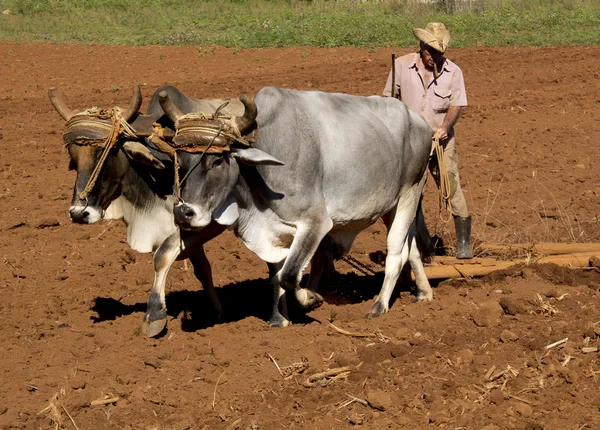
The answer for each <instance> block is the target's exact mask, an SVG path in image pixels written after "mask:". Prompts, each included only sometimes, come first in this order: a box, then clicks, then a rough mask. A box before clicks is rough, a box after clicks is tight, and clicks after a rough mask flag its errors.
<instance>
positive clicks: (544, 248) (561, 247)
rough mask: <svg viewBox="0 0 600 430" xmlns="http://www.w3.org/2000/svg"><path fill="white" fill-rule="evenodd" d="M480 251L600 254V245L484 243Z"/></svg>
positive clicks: (479, 248)
mask: <svg viewBox="0 0 600 430" xmlns="http://www.w3.org/2000/svg"><path fill="white" fill-rule="evenodd" d="M478 250H480V251H489V252H494V253H504V254H505V253H510V252H516V251H525V252H526V251H531V252H534V253H536V254H547V255H557V254H573V253H576V252H590V253H593V252H600V243H537V244H531V243H529V244H528V243H515V244H510V245H506V244H501V243H482V244H481V245H480V246H479V247H478Z"/></svg>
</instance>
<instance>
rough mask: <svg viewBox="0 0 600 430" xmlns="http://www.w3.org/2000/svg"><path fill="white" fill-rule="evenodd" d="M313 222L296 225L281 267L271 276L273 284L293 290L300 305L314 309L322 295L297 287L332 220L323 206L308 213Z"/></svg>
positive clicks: (319, 302)
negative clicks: (294, 233)
mask: <svg viewBox="0 0 600 430" xmlns="http://www.w3.org/2000/svg"><path fill="white" fill-rule="evenodd" d="M310 215H311V220H313V223H310V224H309V223H303V224H300V225H298V228H297V230H296V235H295V237H294V241H293V242H292V246H291V247H290V252H289V254H288V256H287V258H286V259H285V262H284V264H283V267H282V268H281V270H280V271H279V272H278V273H277V275H275V277H274V278H273V285H275V286H279V287H281V288H283V289H284V290H286V291H287V292H291V291H294V292H295V296H296V299H297V300H298V303H299V304H300V306H302V307H303V308H305V309H314V308H316V307H319V306H320V305H321V304H322V303H323V297H321V296H320V295H319V294H317V293H316V292H314V291H312V290H309V289H307V288H299V284H300V277H301V276H302V271H303V270H304V268H305V267H306V265H307V264H308V262H309V261H310V259H311V258H312V257H313V255H314V254H315V252H316V251H317V248H318V247H319V244H320V243H321V240H322V239H323V238H324V237H325V235H326V234H327V233H328V232H329V230H331V227H333V221H332V220H331V218H329V216H328V215H327V212H326V210H325V208H323V209H322V210H316V211H315V212H314V213H312V214H310Z"/></svg>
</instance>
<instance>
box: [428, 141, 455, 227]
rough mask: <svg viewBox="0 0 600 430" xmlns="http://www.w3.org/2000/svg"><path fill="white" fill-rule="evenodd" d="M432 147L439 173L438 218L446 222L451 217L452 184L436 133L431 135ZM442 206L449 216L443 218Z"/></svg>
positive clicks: (442, 148)
mask: <svg viewBox="0 0 600 430" xmlns="http://www.w3.org/2000/svg"><path fill="white" fill-rule="evenodd" d="M433 147H434V148H435V154H436V157H437V163H438V173H439V175H440V177H439V181H440V186H439V194H440V207H439V214H438V216H439V218H440V220H442V221H443V222H448V221H450V219H452V215H453V212H452V205H451V204H450V198H451V197H452V185H451V183H450V175H449V174H448V168H447V167H446V160H444V147H443V146H442V145H441V144H440V137H439V135H438V133H436V134H434V135H433ZM442 207H445V208H446V210H447V211H448V212H449V214H450V216H449V217H448V218H444V217H443V215H442Z"/></svg>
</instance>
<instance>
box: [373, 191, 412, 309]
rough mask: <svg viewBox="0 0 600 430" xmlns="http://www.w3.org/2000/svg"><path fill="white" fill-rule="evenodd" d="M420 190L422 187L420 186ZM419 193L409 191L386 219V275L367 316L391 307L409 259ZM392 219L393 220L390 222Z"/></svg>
mask: <svg viewBox="0 0 600 430" xmlns="http://www.w3.org/2000/svg"><path fill="white" fill-rule="evenodd" d="M419 191H420V188H419ZM418 201H419V195H418V194H416V193H415V189H414V188H413V189H411V190H409V191H408V192H407V196H406V197H405V198H404V199H403V200H402V201H400V202H399V203H398V205H397V206H396V209H395V211H394V212H393V213H391V214H390V216H389V217H387V219H386V224H388V230H389V231H388V236H387V249H388V254H387V257H386V259H385V277H384V279H383V286H382V287H381V291H380V292H379V295H378V296H377V298H376V299H375V302H374V303H373V306H372V307H371V310H370V311H369V313H368V314H367V315H366V316H367V318H374V317H378V316H380V315H383V314H384V313H386V312H387V311H388V309H389V303H390V297H391V295H392V292H393V291H394V288H395V286H396V282H398V277H399V276H400V272H401V270H402V267H404V264H405V263H406V261H407V260H408V255H409V246H408V238H407V236H408V230H409V228H410V225H411V223H412V222H413V220H414V218H415V213H416V209H417V204H418ZM390 220H391V222H390Z"/></svg>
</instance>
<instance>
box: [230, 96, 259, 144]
mask: <svg viewBox="0 0 600 430" xmlns="http://www.w3.org/2000/svg"><path fill="white" fill-rule="evenodd" d="M240 101H241V102H242V103H243V104H244V107H245V109H244V115H243V116H237V117H235V125H236V126H237V128H238V130H239V131H240V133H241V134H244V131H246V130H247V129H248V127H250V126H251V125H252V123H254V120H255V119H256V115H258V109H257V108H256V103H254V100H252V99H251V98H249V97H247V96H246V94H242V95H241V96H240Z"/></svg>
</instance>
